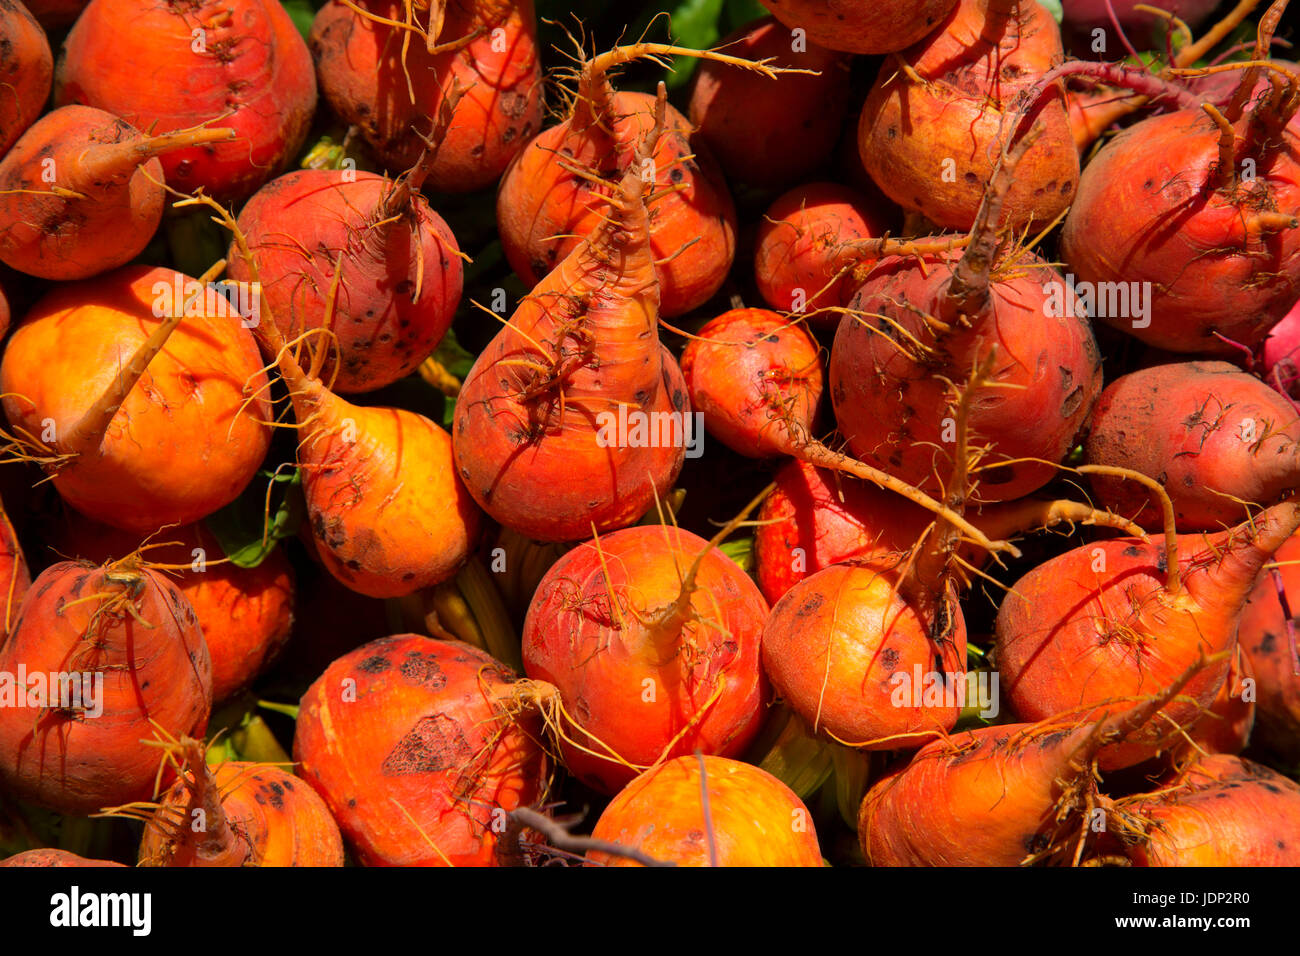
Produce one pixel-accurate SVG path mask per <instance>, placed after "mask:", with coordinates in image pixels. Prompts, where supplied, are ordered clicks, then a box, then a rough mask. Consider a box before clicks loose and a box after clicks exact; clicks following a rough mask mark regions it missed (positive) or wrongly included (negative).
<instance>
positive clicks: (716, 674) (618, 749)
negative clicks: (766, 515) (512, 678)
mask: <svg viewBox="0 0 1300 956" xmlns="http://www.w3.org/2000/svg"><path fill="white" fill-rule="evenodd" d="M701 554H703V557H702V558H700V559H699V565H698V568H697V569H696V571H695V573H694V575H691V574H690V573H689V572H688V570H687V569H688V568H689V567H690V566H691V565H692V562H693V560H694V559H695V558H696V557H697V556H698V555H701ZM683 575H684V576H685V579H686V583H685V584H683V583H682V581H683V578H682V576H683ZM767 612H768V608H767V602H766V601H765V600H763V596H762V595H761V594H760V593H759V591H758V588H757V587H755V586H754V583H753V582H752V581H751V580H750V579H749V577H748V576H747V575H745V573H744V572H743V571H741V570H740V568H739V567H738V566H737V565H736V564H735V563H734V562H733V561H731V560H730V559H729V558H727V557H724V556H723V555H722V554H721V553H719V552H718V551H716V550H713V549H712V548H711V547H710V546H709V544H708V542H706V541H704V540H703V539H701V538H698V537H696V536H695V535H693V534H691V533H690V532H687V531H680V530H678V529H676V528H672V527H668V526H665V525H646V526H640V527H635V528H625V529H623V530H622V531H615V532H613V533H611V534H608V535H604V536H602V537H601V538H600V540H599V542H598V543H597V542H588V543H585V544H582V545H580V546H578V547H577V548H574V549H573V550H572V551H569V552H568V553H566V554H565V555H564V556H563V557H561V558H560V559H559V560H558V561H557V562H556V563H555V564H554V565H553V566H552V567H551V569H550V570H549V571H548V572H547V573H546V576H545V577H544V578H543V579H542V582H541V584H539V585H538V588H537V592H536V594H535V595H534V597H533V602H532V604H531V605H530V606H529V608H528V617H527V619H526V620H525V622H524V630H523V655H524V669H525V670H526V671H527V673H528V676H529V677H531V678H534V679H536V680H541V681H546V682H548V683H550V684H553V685H554V686H555V687H556V688H558V690H559V694H560V699H561V702H562V703H563V705H564V708H565V710H566V711H567V713H568V715H569V720H570V721H571V722H572V723H573V724H575V725H576V726H569V725H566V726H565V727H564V731H565V734H566V736H569V737H572V738H573V740H574V741H576V744H575V743H574V742H571V741H569V740H563V741H562V743H561V752H562V754H563V757H564V762H565V765H566V766H567V767H568V768H569V770H570V771H571V772H572V773H573V774H575V775H576V776H577V777H579V778H580V779H582V780H583V781H584V782H586V783H588V784H589V785H591V786H592V787H595V788H596V789H598V790H600V791H602V792H604V793H616V792H617V791H618V790H619V788H620V787H622V786H623V785H624V784H626V783H627V782H628V781H630V780H631V779H632V778H633V777H635V776H636V774H637V770H636V769H634V767H648V766H650V765H651V764H653V763H654V762H655V761H656V760H658V759H660V758H661V757H663V756H668V757H672V756H677V755H680V754H689V753H691V752H692V751H694V750H696V749H698V750H701V751H703V752H704V753H706V754H719V755H721V756H730V757H734V756H739V755H740V754H742V753H743V752H744V749H745V747H746V745H747V744H748V743H749V741H750V740H751V739H752V738H753V736H754V735H755V734H756V733H757V732H758V728H759V723H760V722H761V720H762V716H763V705H764V703H765V701H766V699H767V682H766V681H765V680H764V678H763V671H762V667H761V666H760V663H759V643H758V639H759V634H760V633H761V631H762V626H763V620H764V618H766V617H767ZM586 751H594V753H589V752H586ZM610 751H612V752H613V754H616V755H617V757H618V758H619V759H615V757H613V756H611V755H610ZM629 765H632V766H629Z"/></svg>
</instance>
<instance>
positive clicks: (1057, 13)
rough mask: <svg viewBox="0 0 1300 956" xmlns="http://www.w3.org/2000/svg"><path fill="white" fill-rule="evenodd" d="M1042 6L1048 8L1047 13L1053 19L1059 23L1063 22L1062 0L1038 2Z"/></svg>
mask: <svg viewBox="0 0 1300 956" xmlns="http://www.w3.org/2000/svg"><path fill="white" fill-rule="evenodd" d="M1038 2H1039V3H1040V4H1042V5H1043V6H1045V7H1046V8H1047V12H1048V13H1050V14H1051V15H1052V19H1053V20H1055V21H1056V22H1057V23H1060V22H1061V18H1062V16H1063V11H1062V10H1061V0H1038Z"/></svg>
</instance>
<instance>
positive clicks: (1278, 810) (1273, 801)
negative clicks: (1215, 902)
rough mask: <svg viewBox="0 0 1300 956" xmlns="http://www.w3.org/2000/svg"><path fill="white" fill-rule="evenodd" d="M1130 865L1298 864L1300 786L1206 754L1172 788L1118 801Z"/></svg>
mask: <svg viewBox="0 0 1300 956" xmlns="http://www.w3.org/2000/svg"><path fill="white" fill-rule="evenodd" d="M1119 806H1120V809H1121V810H1122V811H1123V814H1124V820H1125V823H1126V825H1127V828H1130V829H1131V828H1134V827H1136V828H1137V830H1138V832H1137V833H1136V834H1134V833H1131V832H1129V834H1128V842H1129V843H1130V846H1129V847H1128V849H1127V853H1128V855H1129V857H1130V859H1132V861H1133V863H1134V865H1136V866H1296V865H1300V784H1297V783H1296V782H1295V781H1294V780H1290V779H1288V778H1286V777H1284V776H1282V775H1281V774H1280V773H1277V772H1275V771H1273V770H1270V769H1269V768H1268V767H1265V766H1263V765H1261V764H1257V763H1254V762H1252V761H1249V760H1242V759H1241V758H1239V757H1232V756H1227V755H1223V754H1211V755H1209V756H1205V757H1202V758H1201V759H1200V760H1199V761H1197V762H1196V763H1195V764H1193V765H1192V766H1191V767H1189V768H1187V770H1186V771H1184V773H1183V774H1182V775H1181V777H1180V778H1179V779H1178V780H1177V781H1176V782H1175V783H1174V784H1173V785H1172V786H1170V787H1168V788H1166V789H1163V790H1160V791H1157V792H1155V793H1153V794H1148V795H1139V796H1137V797H1133V798H1130V799H1128V800H1123V801H1120V804H1119Z"/></svg>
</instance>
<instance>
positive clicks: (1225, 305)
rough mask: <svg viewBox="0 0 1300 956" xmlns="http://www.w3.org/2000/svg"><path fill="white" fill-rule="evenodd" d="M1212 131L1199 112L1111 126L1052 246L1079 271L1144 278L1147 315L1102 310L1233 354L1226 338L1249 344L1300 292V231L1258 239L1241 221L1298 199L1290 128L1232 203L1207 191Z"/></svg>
mask: <svg viewBox="0 0 1300 956" xmlns="http://www.w3.org/2000/svg"><path fill="white" fill-rule="evenodd" d="M1218 136H1219V133H1218V128H1217V127H1216V126H1215V125H1214V123H1213V121H1211V120H1210V118H1209V117H1208V116H1206V115H1205V114H1204V113H1202V112H1199V111H1197V112H1191V111H1180V112H1176V113H1166V114H1163V115H1159V116H1153V117H1150V118H1149V119H1146V120H1143V121H1142V122H1140V123H1137V124H1136V125H1134V126H1131V127H1129V128H1128V129H1126V130H1124V131H1123V132H1121V133H1119V134H1118V135H1116V136H1115V137H1114V139H1112V140H1111V141H1110V142H1109V143H1107V144H1106V145H1105V146H1104V147H1103V148H1102V149H1101V150H1100V152H1098V153H1097V155H1096V156H1094V157H1093V158H1092V160H1091V161H1090V162H1089V163H1088V166H1087V169H1086V170H1085V171H1084V175H1083V176H1082V178H1081V179H1080V181H1079V194H1078V196H1077V198H1076V199H1075V203H1074V206H1073V207H1072V208H1071V209H1070V213H1069V215H1068V216H1067V217H1066V219H1065V226H1064V228H1063V230H1062V232H1061V255H1062V257H1063V258H1064V260H1065V262H1066V263H1067V267H1068V270H1069V271H1070V272H1072V273H1074V275H1075V276H1076V278H1077V279H1078V280H1082V281H1086V282H1091V283H1101V282H1125V283H1139V282H1148V283H1150V298H1149V302H1148V306H1149V315H1148V316H1147V317H1146V319H1145V320H1138V319H1135V318H1134V317H1131V316H1114V317H1104V316H1099V318H1101V319H1102V321H1105V322H1107V323H1108V324H1110V325H1113V326H1114V327H1115V328H1117V329H1119V330H1120V331H1122V332H1126V333H1128V334H1129V335H1132V336H1133V337H1135V338H1137V339H1140V340H1141V341H1143V342H1146V343H1147V344H1148V345H1154V346H1156V347H1158V348H1162V349H1167V350H1169V351H1171V352H1195V353H1198V354H1213V355H1232V354H1234V353H1236V352H1238V351H1239V348H1238V347H1237V346H1235V345H1233V344H1232V342H1235V343H1239V344H1240V345H1245V346H1247V347H1253V346H1255V345H1258V344H1259V343H1260V342H1262V341H1263V340H1264V338H1265V336H1266V335H1267V334H1268V331H1269V329H1270V328H1271V327H1272V326H1273V325H1274V324H1276V323H1277V322H1278V321H1279V320H1281V319H1282V317H1283V316H1285V315H1286V313H1287V311H1288V310H1289V309H1290V308H1291V307H1292V306H1293V305H1294V304H1295V302H1296V299H1297V298H1300V229H1285V230H1283V231H1281V232H1277V233H1271V234H1267V235H1265V236H1263V237H1261V236H1260V235H1259V234H1258V233H1255V234H1253V235H1251V234H1250V233H1249V232H1248V230H1247V228H1246V220H1247V219H1248V218H1249V216H1250V214H1251V213H1252V212H1254V211H1256V210H1257V209H1277V210H1280V211H1282V212H1294V210H1296V209H1297V208H1300V153H1297V150H1298V149H1300V136H1297V133H1296V132H1295V131H1294V128H1293V127H1288V129H1287V130H1286V132H1285V133H1284V137H1285V141H1286V143H1285V145H1286V147H1287V148H1284V149H1281V150H1279V151H1277V152H1276V153H1275V154H1274V155H1273V159H1272V161H1271V162H1267V163H1261V164H1260V165H1259V166H1258V168H1257V170H1256V173H1255V178H1254V181H1253V183H1246V182H1242V183H1241V184H1240V189H1239V192H1238V196H1237V198H1236V199H1235V200H1233V199H1229V198H1227V197H1225V196H1224V195H1223V194H1222V193H1221V192H1216V191H1214V186H1213V182H1214V177H1215V173H1214V169H1215V168H1216V167H1217V165H1218V161H1219V154H1218ZM1137 288H1141V287H1137ZM1135 321H1145V322H1147V323H1149V324H1147V325H1145V327H1137V326H1136V325H1135V324H1134V323H1135ZM1215 333H1218V335H1216V334H1215ZM1219 336H1222V337H1223V338H1220V337H1219ZM1224 338H1226V339H1229V340H1232V341H1231V342H1225V341H1223V339H1224Z"/></svg>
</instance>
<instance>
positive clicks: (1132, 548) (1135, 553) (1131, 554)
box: [1124, 544, 1142, 558]
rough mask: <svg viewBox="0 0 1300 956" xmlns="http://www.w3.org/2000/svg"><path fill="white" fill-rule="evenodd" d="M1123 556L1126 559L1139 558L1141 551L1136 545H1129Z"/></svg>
mask: <svg viewBox="0 0 1300 956" xmlns="http://www.w3.org/2000/svg"><path fill="white" fill-rule="evenodd" d="M1124 556H1125V557H1128V558H1139V557H1141V556H1142V549H1141V548H1139V547H1138V546H1137V545H1136V544H1130V545H1129V546H1128V547H1127V548H1125V549H1124Z"/></svg>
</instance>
